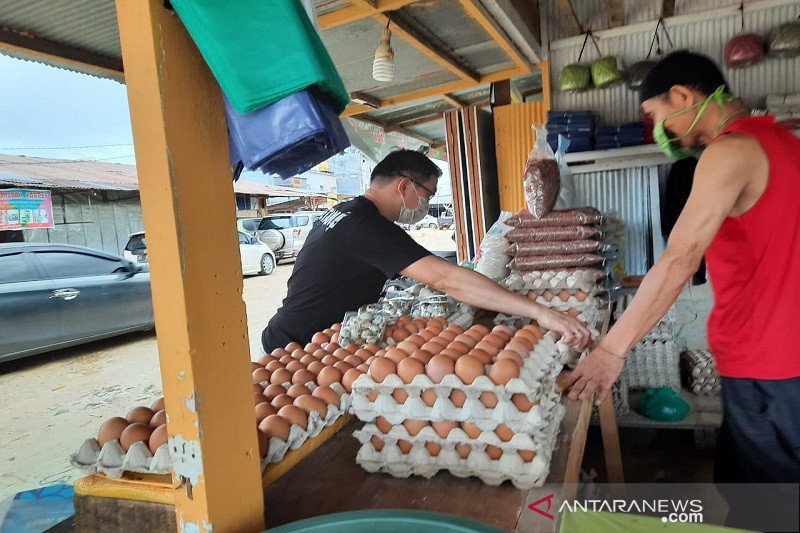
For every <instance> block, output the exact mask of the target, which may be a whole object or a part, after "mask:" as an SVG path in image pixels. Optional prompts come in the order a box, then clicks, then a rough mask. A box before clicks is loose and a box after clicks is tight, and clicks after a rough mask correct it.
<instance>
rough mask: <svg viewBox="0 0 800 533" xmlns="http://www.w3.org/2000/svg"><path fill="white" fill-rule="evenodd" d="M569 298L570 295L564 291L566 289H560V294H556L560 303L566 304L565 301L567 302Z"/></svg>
mask: <svg viewBox="0 0 800 533" xmlns="http://www.w3.org/2000/svg"><path fill="white" fill-rule="evenodd" d="M570 296H571V295H570V293H569V291H568V290H566V289H562V290H561V292H559V293H558V298H559V299H560V300H561V301H562V302H566V301H567V300H569V298H570Z"/></svg>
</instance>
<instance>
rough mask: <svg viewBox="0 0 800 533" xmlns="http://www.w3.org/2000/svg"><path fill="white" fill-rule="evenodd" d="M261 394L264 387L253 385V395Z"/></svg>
mask: <svg viewBox="0 0 800 533" xmlns="http://www.w3.org/2000/svg"><path fill="white" fill-rule="evenodd" d="M263 392H264V387H262V386H261V385H259V384H258V383H253V394H262V393H263Z"/></svg>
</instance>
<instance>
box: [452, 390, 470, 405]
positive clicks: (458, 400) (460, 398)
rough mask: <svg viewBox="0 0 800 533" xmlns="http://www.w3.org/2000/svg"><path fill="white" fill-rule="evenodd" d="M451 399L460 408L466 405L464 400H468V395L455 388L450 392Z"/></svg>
mask: <svg viewBox="0 0 800 533" xmlns="http://www.w3.org/2000/svg"><path fill="white" fill-rule="evenodd" d="M450 401H451V402H453V405H455V406H456V407H458V408H461V407H464V402H466V401H467V395H466V394H465V393H464V391H463V390H461V389H453V392H451V393H450Z"/></svg>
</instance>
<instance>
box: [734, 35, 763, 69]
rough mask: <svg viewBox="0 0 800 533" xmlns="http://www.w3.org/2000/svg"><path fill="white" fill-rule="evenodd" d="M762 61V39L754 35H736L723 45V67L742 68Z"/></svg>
mask: <svg viewBox="0 0 800 533" xmlns="http://www.w3.org/2000/svg"><path fill="white" fill-rule="evenodd" d="M762 59H764V39H762V38H761V36H760V35H758V34H755V33H745V34H742V35H737V36H736V37H734V38H732V39H731V40H730V41H728V42H727V44H725V65H726V66H727V67H728V68H744V67H749V66H751V65H755V64H757V63H760V62H761V60H762Z"/></svg>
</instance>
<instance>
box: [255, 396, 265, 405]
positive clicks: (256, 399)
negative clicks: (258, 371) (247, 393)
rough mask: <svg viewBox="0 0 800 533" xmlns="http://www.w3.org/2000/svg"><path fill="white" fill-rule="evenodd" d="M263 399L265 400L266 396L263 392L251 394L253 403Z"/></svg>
mask: <svg viewBox="0 0 800 533" xmlns="http://www.w3.org/2000/svg"><path fill="white" fill-rule="evenodd" d="M265 401H267V398H266V396H264V395H263V394H253V405H258V404H260V403H263V402H265Z"/></svg>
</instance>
